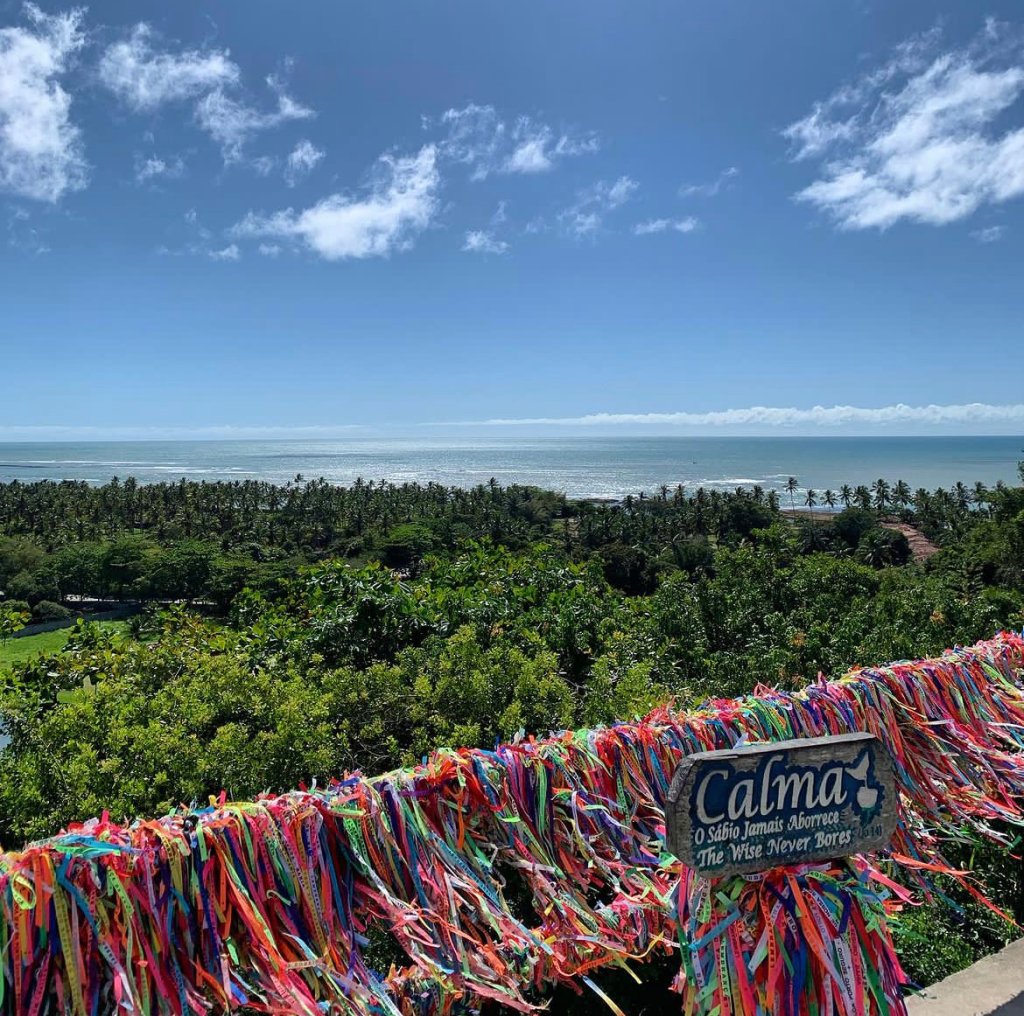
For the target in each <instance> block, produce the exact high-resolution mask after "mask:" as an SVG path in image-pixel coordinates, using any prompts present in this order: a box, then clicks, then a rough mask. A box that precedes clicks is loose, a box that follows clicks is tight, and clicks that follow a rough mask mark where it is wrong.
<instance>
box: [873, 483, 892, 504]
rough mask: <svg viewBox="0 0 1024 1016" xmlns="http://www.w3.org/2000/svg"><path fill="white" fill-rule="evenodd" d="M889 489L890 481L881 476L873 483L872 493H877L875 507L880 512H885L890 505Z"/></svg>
mask: <svg viewBox="0 0 1024 1016" xmlns="http://www.w3.org/2000/svg"><path fill="white" fill-rule="evenodd" d="M889 490H890V488H889V484H888V482H887V481H886V480H883V479H882V478H881V477H879V478H878V479H877V480H875V482H874V483H873V484H871V493H872V494H874V495H875V507H876V508H877V509H878V510H879V511H880V512H884V511H885V509H886V508H887V507H888V506H889Z"/></svg>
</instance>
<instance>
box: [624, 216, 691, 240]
mask: <svg viewBox="0 0 1024 1016" xmlns="http://www.w3.org/2000/svg"><path fill="white" fill-rule="evenodd" d="M699 226H700V220H699V219H695V218H694V217H693V216H692V215H688V216H687V217H686V218H685V219H647V220H645V221H644V222H638V223H637V224H636V225H635V226H634V227H633V232H634V233H635V234H636V235H637V236H650V235H651V234H652V233H665V232H668V231H669V230H675V232H677V233H692V232H693V231H694V230H695V229H697V228H698V227H699Z"/></svg>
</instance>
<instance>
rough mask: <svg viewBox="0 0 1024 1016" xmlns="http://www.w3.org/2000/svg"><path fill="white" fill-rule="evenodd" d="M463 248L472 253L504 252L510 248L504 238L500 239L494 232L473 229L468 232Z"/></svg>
mask: <svg viewBox="0 0 1024 1016" xmlns="http://www.w3.org/2000/svg"><path fill="white" fill-rule="evenodd" d="M462 249H463V250H464V251H469V252H470V253H472V254H504V253H505V251H507V250H508V244H507V243H506V242H505V241H504V240H499V239H498V238H497V237H496V236H495V235H494V234H493V233H488V232H486V231H485V230H482V229H471V230H470V231H469V232H468V233H467V234H466V239H465V242H464V243H463V245H462Z"/></svg>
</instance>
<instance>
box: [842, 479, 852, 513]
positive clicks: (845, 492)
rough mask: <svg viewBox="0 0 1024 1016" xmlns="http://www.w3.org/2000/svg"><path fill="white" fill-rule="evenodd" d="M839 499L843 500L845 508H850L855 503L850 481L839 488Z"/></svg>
mask: <svg viewBox="0 0 1024 1016" xmlns="http://www.w3.org/2000/svg"><path fill="white" fill-rule="evenodd" d="M839 500H840V501H842V502H843V507H844V508H849V507H850V505H851V504H852V503H853V487H851V486H850V485H849V484H848V483H844V484H843V485H842V486H841V487H840V488H839Z"/></svg>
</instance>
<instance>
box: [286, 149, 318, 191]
mask: <svg viewBox="0 0 1024 1016" xmlns="http://www.w3.org/2000/svg"><path fill="white" fill-rule="evenodd" d="M324 154H325V153H324V152H323V150H322V149H320V148H317V147H316V145H314V144H313V142H312V141H307V140H306V139H305V138H303V140H302V141H300V142H299V143H298V144H297V145H296V146H295V147H294V148H293V149H292V151H291V152H290V154H289V155H288V160H287V163H286V165H285V169H284V179H285V183H287V184H288V186H289V187H294V186H295V185H296V184H297V183H298V182H299V180H301V179H302V178H303V177H304V176H306V175H307V174H309V173H311V172H312V171H313V170H314V169H316V166H317V163H319V162H320V160H321V159H323V157H324Z"/></svg>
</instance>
